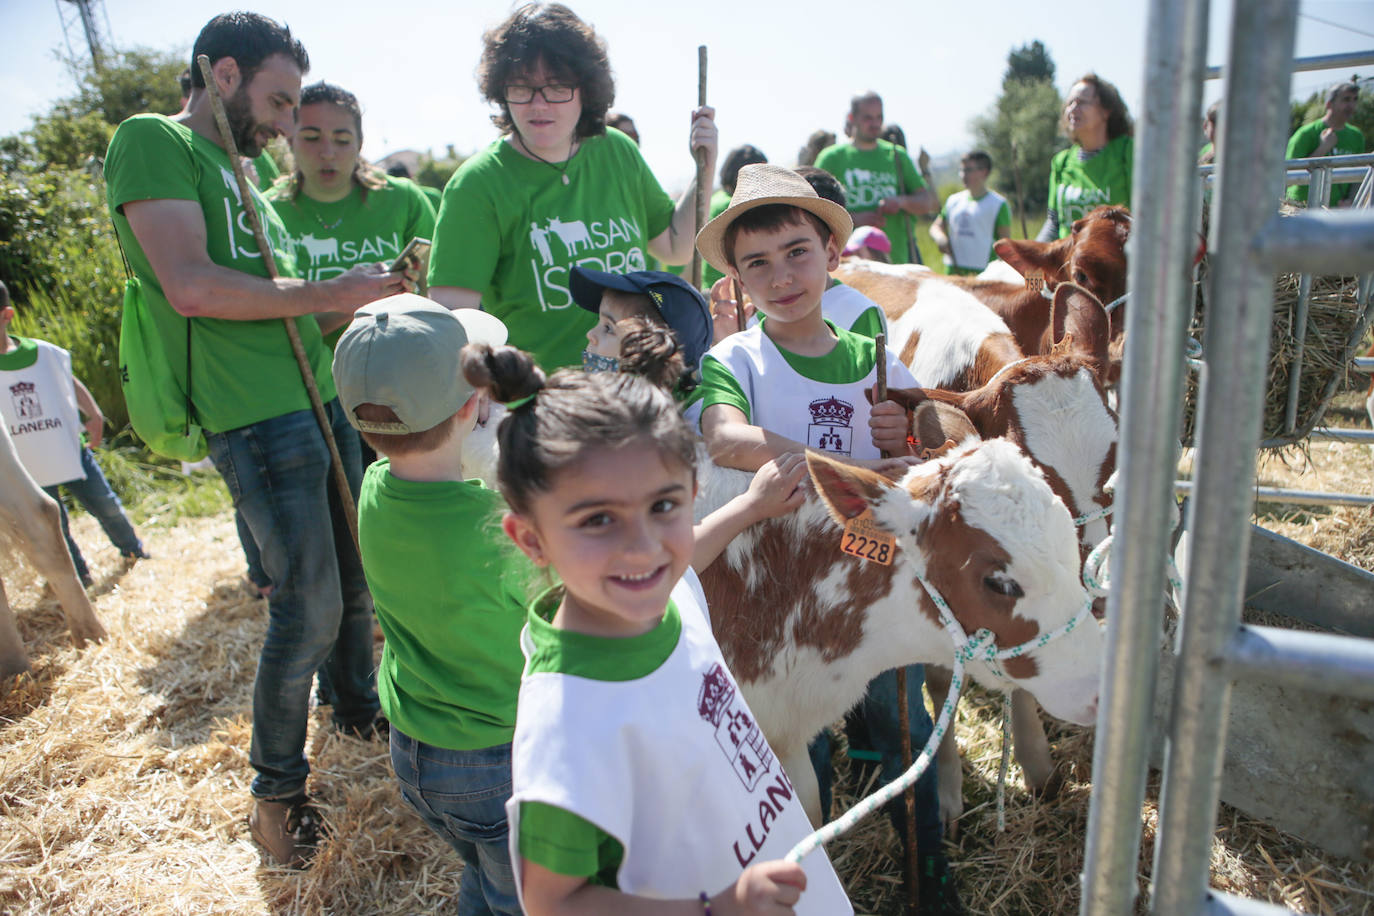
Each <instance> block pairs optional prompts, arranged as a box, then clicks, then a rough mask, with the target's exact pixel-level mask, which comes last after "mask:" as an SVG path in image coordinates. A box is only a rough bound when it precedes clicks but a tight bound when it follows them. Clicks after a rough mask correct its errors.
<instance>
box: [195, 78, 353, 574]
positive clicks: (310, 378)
mask: <svg viewBox="0 0 1374 916" xmlns="http://www.w3.org/2000/svg"><path fill="white" fill-rule="evenodd" d="M196 65H197V66H198V67H200V73H201V76H203V77H205V90H206V91H207V92H208V93H210V110H211V111H213V112H214V115H215V124H216V126H218V127H219V136H220V139H221V140H223V141H224V150H225V152H227V153H228V154H229V164H230V165H231V166H233V169H234V178H235V180H236V181H237V182H238V187H239V197H240V199H241V200H242V201H243V210H244V213H246V214H247V216H248V225H249V226H250V227H252V229H253V238H254V239H256V240H257V243H258V251H259V252H261V254H262V263H263V266H264V267H266V268H267V276H268V277H269V278H271V279H273V280H275V279H277V277H278V276H280V274H278V273H277V260H276V258H275V257H273V255H272V246H271V245H269V244H268V243H267V235H266V233H264V232H263V229H262V221H261V220H260V219H258V208H257V207H256V206H254V205H253V195H252V188H251V187H250V186H249V184H248V177H247V176H246V175H244V173H243V160H242V159H241V157H240V156H239V151H238V144H237V143H235V142H234V132H233V130H232V129H231V128H230V127H229V118H228V116H227V115H226V114H225V113H224V100H223V99H221V98H220V96H219V87H218V86H216V85H215V73H214V71H213V70H211V69H210V57H209V55H207V54H201V55H198V56H197V57H196ZM282 324H283V325H285V326H286V337H287V339H288V340H290V341H291V352H292V353H294V354H296V365H297V366H298V367H299V368H300V370H301V381H303V382H305V390H306V393H307V394H309V395H310V406H311V407H312V408H314V410H315V420H316V422H317V423H319V425H320V432H321V433H323V434H324V441H325V444H326V445H328V446H329V457H330V460H331V462H332V463H333V466H334V483H335V484H337V486H338V490H339V502H340V503H341V504H342V505H343V510H344V515H345V517H347V519H348V532H349V534H351V535H353V546H354V548H355V549H357V550H358V554H359V556H361V555H362V549H361V548H360V547H359V546H358V507H357V506H356V505H354V503H353V491H352V490H351V489H350V488H349V486H348V475H347V474H346V473H345V472H344V466H343V459H342V458H341V457H339V444H338V443H337V442H335V441H334V430H333V429H332V428H331V427H330V424H329V415H328V414H326V413H325V412H324V401H323V400H321V399H320V389H319V388H318V387H316V385H315V374H314V372H312V371H311V369H310V360H309V359H308V358H307V357H306V355H305V344H303V343H301V334H300V331H299V330H297V328H296V322H295V321H294V320H293V319H291V318H283V319H282Z"/></svg>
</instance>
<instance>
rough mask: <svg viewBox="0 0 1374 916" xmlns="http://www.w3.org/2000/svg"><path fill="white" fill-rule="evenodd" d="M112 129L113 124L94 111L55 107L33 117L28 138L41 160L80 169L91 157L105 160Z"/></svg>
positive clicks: (53, 164) (50, 164)
mask: <svg viewBox="0 0 1374 916" xmlns="http://www.w3.org/2000/svg"><path fill="white" fill-rule="evenodd" d="M113 133H114V128H112V127H111V126H110V125H109V124H108V123H107V122H106V121H105V119H104V118H103V117H101V116H100V115H99V114H97V113H95V112H90V113H88V114H82V115H76V114H72V113H71V112H69V111H54V112H53V113H52V114H47V115H39V116H37V117H35V118H34V119H33V127H31V128H29V131H28V140H29V143H30V144H31V146H32V150H33V154H34V155H35V156H36V157H37V161H38V162H41V163H45V164H46V165H48V166H57V167H60V168H69V169H77V168H82V167H83V166H85V165H86V164H87V163H88V162H91V161H92V160H96V161H99V160H103V159H104V158H105V150H106V148H107V147H109V145H110V135H111V134H113Z"/></svg>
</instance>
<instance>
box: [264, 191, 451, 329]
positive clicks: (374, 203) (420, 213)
mask: <svg viewBox="0 0 1374 916" xmlns="http://www.w3.org/2000/svg"><path fill="white" fill-rule="evenodd" d="M385 179H386V186H385V187H382V188H377V189H375V190H369V191H368V192H367V194H366V195H364V194H363V189H362V188H361V187H360V186H359V185H358V184H357V182H354V184H353V188H352V190H350V191H349V193H348V196H347V197H345V198H344V199H343V200H335V201H330V202H328V203H323V202H321V201H318V200H313V199H311V198H309V197H307V196H306V195H305V192H304V191H301V192H300V193H298V194H296V196H295V197H294V198H292V197H291V193H290V190H289V189H288V187H287V186H286V185H281V186H278V187H275V188H273V189H272V190H271V191H269V192H268V193H267V199H268V200H270V201H272V206H273V207H275V208H276V211H277V213H278V214H279V215H280V216H281V221H282V222H283V223H284V224H285V225H286V231H287V232H289V233H291V237H292V238H293V239H294V240H295V242H296V264H297V265H298V266H299V268H300V271H301V275H302V276H303V277H305V279H307V280H312V281H314V280H328V279H330V278H331V277H337V276H338V275H339V274H341V273H344V272H345V271H347V270H349V269H350V268H352V267H355V266H357V265H358V264H370V263H376V262H383V263H390V262H391V261H393V260H395V259H396V256H397V255H399V254H400V253H401V249H402V248H405V246H406V244H407V243H408V242H409V241H410V240H411V239H413V238H416V237H418V238H423V239H429V238H433V237H434V208H433V207H431V206H430V205H429V200H428V199H426V197H425V195H424V192H423V191H421V190H420V187H419V185H417V184H415V183H414V182H413V181H411V180H410V179H408V178H393V177H392V176H390V175H387V176H385ZM344 327H346V326H344ZM344 327H339V328H337V329H336V330H335V331H333V332H332V333H331V334H330V335H329V337H328V338H327V339H326V343H328V344H329V346H330V348H331V349H332V348H333V346H334V343H335V342H336V341H337V340H338V339H339V336H340V335H341V334H343V331H344Z"/></svg>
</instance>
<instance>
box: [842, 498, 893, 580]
mask: <svg viewBox="0 0 1374 916" xmlns="http://www.w3.org/2000/svg"><path fill="white" fill-rule="evenodd" d="M840 551H841V552H842V553H847V554H849V555H850V556H851V557H858V558H859V559H861V560H868V561H870V562H873V563H881V564H882V565H883V566H891V565H892V556H893V554H895V553H896V552H897V539H896V538H895V537H893V536H892V535H891V534H889V533H888V532H886V531H884V530H883V529H881V528H879V527H878V525H877V523H876V522H874V521H873V510H872V509H865V510H864V512H863V514H862V515H856V516H855V517H854V518H851V519H850V520H849V521H847V522H845V523H844V534H842V535H841V536H840Z"/></svg>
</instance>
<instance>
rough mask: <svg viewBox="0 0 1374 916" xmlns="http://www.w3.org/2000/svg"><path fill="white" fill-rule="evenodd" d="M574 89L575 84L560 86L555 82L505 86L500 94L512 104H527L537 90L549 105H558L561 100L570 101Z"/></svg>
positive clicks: (531, 100)
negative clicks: (545, 84) (539, 84)
mask: <svg viewBox="0 0 1374 916" xmlns="http://www.w3.org/2000/svg"><path fill="white" fill-rule="evenodd" d="M576 91H577V87H576V86H560V85H558V84H556V83H550V84H549V85H547V86H507V87H506V89H505V92H504V93H502V95H503V97H504V98H505V100H506V101H507V102H510V103H511V104H512V105H527V104H529V103H530V102H533V101H534V94H535V93H536V92H537V93H539V94H540V95H542V96H543V97H544V101H546V102H548V103H549V104H550V105H560V104H562V103H563V102H571V101H572V97H573V93H574V92H576Z"/></svg>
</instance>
